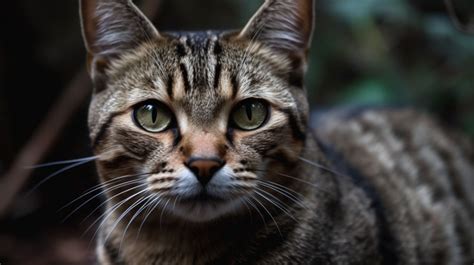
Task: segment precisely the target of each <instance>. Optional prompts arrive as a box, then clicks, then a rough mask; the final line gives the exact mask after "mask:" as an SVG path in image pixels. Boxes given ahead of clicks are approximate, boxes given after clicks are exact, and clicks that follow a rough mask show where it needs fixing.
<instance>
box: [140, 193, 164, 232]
mask: <svg viewBox="0 0 474 265" xmlns="http://www.w3.org/2000/svg"><path fill="white" fill-rule="evenodd" d="M162 200H163V198H162V197H156V198H155V199H154V200H153V201H152V202H151V203H150V205H149V206H148V207H150V206H152V205H153V207H150V208H149V210H148V212H147V213H146V215H145V217H144V218H143V220H142V223H141V224H140V227H139V228H138V233H137V237H136V238H135V241H136V240H138V238H139V237H140V232H141V231H142V228H143V226H144V225H145V222H146V220H147V219H148V217H149V216H150V215H151V213H152V212H154V211H155V209H156V207H157V206H158V205H159V204H160V202H161V201H162Z"/></svg>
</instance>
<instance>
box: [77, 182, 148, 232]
mask: <svg viewBox="0 0 474 265" xmlns="http://www.w3.org/2000/svg"><path fill="white" fill-rule="evenodd" d="M147 185H148V184H146V183H145V184H141V185H137V186H134V187H132V188H129V189H127V190H125V191H122V192H120V193H117V194H115V195H114V196H112V197H110V198H108V199H107V200H105V201H104V202H102V203H101V204H100V205H99V206H97V207H96V208H95V209H94V210H93V211H92V212H91V213H90V214H89V215H87V216H86V218H84V220H83V221H82V222H81V224H82V223H84V222H85V221H86V220H87V219H89V217H91V216H92V215H93V214H94V213H95V212H97V211H98V210H99V209H101V208H102V207H103V206H104V205H105V204H107V203H108V202H110V201H112V200H113V199H114V198H117V197H118V196H121V195H123V194H125V193H127V192H130V191H132V190H135V189H138V188H140V187H146V186H147ZM145 191H146V190H145ZM101 217H103V215H102V216H101Z"/></svg>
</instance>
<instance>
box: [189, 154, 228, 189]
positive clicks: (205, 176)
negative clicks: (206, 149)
mask: <svg viewBox="0 0 474 265" xmlns="http://www.w3.org/2000/svg"><path fill="white" fill-rule="evenodd" d="M224 164H225V162H224V161H223V160H222V159H218V158H190V159H189V160H188V161H187V162H186V166H187V167H188V168H189V169H190V170H191V171H192V172H193V173H194V175H195V176H196V178H197V179H198V181H199V182H200V183H201V185H202V186H206V185H207V183H209V181H211V179H212V177H213V176H214V174H215V173H216V172H217V171H219V169H221V168H222V167H223V166H224Z"/></svg>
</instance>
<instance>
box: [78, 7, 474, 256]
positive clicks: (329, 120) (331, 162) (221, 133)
mask: <svg viewBox="0 0 474 265" xmlns="http://www.w3.org/2000/svg"><path fill="white" fill-rule="evenodd" d="M313 5H314V3H313V1H312V0H267V1H266V2H265V4H264V5H263V6H262V8H261V9H260V10H259V11H258V13H257V14H256V15H255V16H254V17H253V18H252V20H251V21H250V22H249V23H248V25H247V26H246V27H245V28H244V29H243V30H242V31H236V32H224V33H215V32H202V33H166V34H164V33H160V32H158V31H157V30H156V29H155V28H154V27H153V26H152V25H151V23H150V22H149V21H148V20H147V19H146V18H145V17H144V16H143V15H142V14H141V12H140V11H139V10H138V9H137V8H136V7H135V6H134V5H133V4H132V3H131V2H130V1H128V0H82V1H81V14H82V21H83V29H84V37H85V40H86V46H87V48H88V52H89V69H90V72H91V77H92V79H93V81H94V86H95V92H94V95H93V98H92V103H91V107H90V115H89V127H90V134H91V139H92V142H93V148H94V152H95V153H96V154H97V155H98V162H97V166H98V171H99V175H100V177H101V181H102V182H103V183H104V184H106V186H105V187H106V191H107V197H108V198H107V199H108V204H107V209H106V211H105V214H104V221H103V222H102V223H101V226H100V236H99V240H98V259H99V262H100V263H101V264H140V265H143V264H403V265H405V264H469V263H471V262H474V229H473V224H474V192H473V191H472V189H474V169H473V163H472V161H474V150H473V145H472V143H471V142H470V141H468V140H466V139H464V138H463V137H462V136H460V135H456V134H454V133H451V132H448V131H446V130H444V129H443V128H441V127H440V126H439V125H438V124H437V123H436V122H435V121H433V120H432V119H430V117H428V116H427V115H424V114H419V113H417V112H416V111H413V110H360V111H336V112H330V113H323V114H321V115H320V116H319V118H318V119H317V122H315V124H314V126H313V127H314V128H315V130H310V129H308V125H307V123H308V122H307V120H308V117H309V108H308V103H307V99H306V92H305V89H304V87H303V79H304V78H303V77H304V74H305V68H306V56H307V53H308V47H309V44H310V40H311V34H312V28H313V19H314V15H313V10H314V6H313ZM246 98H261V99H265V100H266V101H268V102H269V103H270V106H271V114H270V118H269V120H268V121H267V123H266V124H265V125H264V126H263V127H262V128H260V129H258V130H256V131H251V132H244V131H239V130H234V129H229V128H228V124H229V122H228V119H229V113H230V111H231V109H232V106H234V105H235V104H236V103H238V102H239V101H241V100H243V99H246ZM150 99H154V100H159V101H161V102H163V103H164V104H166V105H168V106H169V107H170V109H171V110H172V111H173V112H174V115H175V116H176V119H177V126H176V128H175V129H172V130H167V131H165V132H162V133H157V134H152V133H148V132H145V131H143V130H141V129H140V128H138V127H137V126H136V125H135V124H134V122H133V119H132V112H133V108H134V106H135V105H136V104H139V103H140V102H143V101H146V100H150ZM196 155H208V156H210V155H212V156H218V157H219V158H221V159H223V160H225V162H226V165H225V167H224V168H222V169H221V170H220V171H219V172H217V173H216V174H215V176H214V177H213V179H212V181H211V182H210V183H209V184H208V185H209V186H208V188H209V189H211V188H212V189H213V192H215V193H216V194H218V195H219V196H220V197H221V198H223V199H224V200H225V202H209V201H196V202H184V200H183V198H185V197H186V196H187V193H188V192H190V190H191V191H192V190H193V189H195V187H197V186H198V185H200V184H199V183H198V182H197V181H196V180H195V177H194V176H193V174H192V173H190V171H189V170H187V169H186V167H185V165H184V161H185V160H186V159H188V158H189V157H192V156H196ZM148 173H149V174H148Z"/></svg>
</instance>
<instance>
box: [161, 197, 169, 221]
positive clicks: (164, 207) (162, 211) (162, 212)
mask: <svg viewBox="0 0 474 265" xmlns="http://www.w3.org/2000/svg"><path fill="white" fill-rule="evenodd" d="M169 202H170V199H168V200H167V201H166V203H165V206H163V209H162V210H161V214H160V228H161V224H162V222H161V221H162V220H163V214H164V213H165V211H166V207H167V206H168V203H169Z"/></svg>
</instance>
